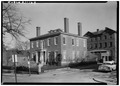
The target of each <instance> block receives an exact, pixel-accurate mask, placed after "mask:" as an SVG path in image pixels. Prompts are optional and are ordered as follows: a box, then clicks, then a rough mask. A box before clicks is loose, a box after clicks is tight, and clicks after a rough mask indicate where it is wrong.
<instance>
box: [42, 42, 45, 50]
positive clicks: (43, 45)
mask: <svg viewBox="0 0 120 86" xmlns="http://www.w3.org/2000/svg"><path fill="white" fill-rule="evenodd" d="M42 42H43V48H45V40H43V41H42Z"/></svg>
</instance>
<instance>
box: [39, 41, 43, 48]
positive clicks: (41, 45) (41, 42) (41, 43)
mask: <svg viewBox="0 0 120 86" xmlns="http://www.w3.org/2000/svg"><path fill="white" fill-rule="evenodd" d="M40 48H41V49H43V40H40Z"/></svg>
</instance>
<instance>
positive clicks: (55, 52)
mask: <svg viewBox="0 0 120 86" xmlns="http://www.w3.org/2000/svg"><path fill="white" fill-rule="evenodd" d="M57 54H58V50H56V51H54V57H55V60H56V56H57Z"/></svg>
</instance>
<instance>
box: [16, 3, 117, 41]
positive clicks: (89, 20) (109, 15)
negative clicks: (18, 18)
mask: <svg viewBox="0 0 120 86" xmlns="http://www.w3.org/2000/svg"><path fill="white" fill-rule="evenodd" d="M17 6H18V8H19V11H20V12H21V13H22V15H24V16H25V17H26V18H28V19H31V24H30V25H27V26H26V30H27V33H26V34H25V35H26V37H27V38H28V39H30V38H33V37H36V27H37V26H39V27H41V35H43V34H46V33H48V31H49V30H54V29H58V28H60V29H62V30H63V31H64V18H65V17H66V18H69V32H70V33H73V34H78V29H77V23H78V22H81V23H82V35H84V34H85V33H86V32H87V31H91V32H94V31H96V30H97V29H100V30H103V29H105V27H109V28H111V29H113V30H116V8H117V2H115V1H109V2H107V3H36V4H25V3H23V4H18V5H17Z"/></svg>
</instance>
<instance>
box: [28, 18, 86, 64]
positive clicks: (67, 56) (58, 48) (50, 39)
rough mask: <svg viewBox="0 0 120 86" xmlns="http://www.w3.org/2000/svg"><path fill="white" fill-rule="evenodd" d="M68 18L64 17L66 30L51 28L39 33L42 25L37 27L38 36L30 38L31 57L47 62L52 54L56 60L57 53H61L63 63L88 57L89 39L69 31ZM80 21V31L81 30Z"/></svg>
mask: <svg viewBox="0 0 120 86" xmlns="http://www.w3.org/2000/svg"><path fill="white" fill-rule="evenodd" d="M68 23H69V22H68V19H67V18H64V32H63V31H62V30H61V29H56V30H50V31H49V32H48V33H47V34H44V35H38V34H39V33H38V31H39V32H40V27H37V37H34V38H31V39H30V53H31V58H34V60H35V61H36V63H39V62H42V63H44V64H47V62H49V61H50V54H51V53H53V56H52V58H54V61H56V60H57V59H56V57H57V55H59V54H61V57H62V58H61V64H62V65H63V64H68V63H70V62H75V61H77V60H78V59H82V58H85V57H86V53H87V39H86V37H81V34H80V32H79V33H78V35H76V34H71V33H69V28H68ZM80 29H81V28H80V23H78V31H81V30H80Z"/></svg>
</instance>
